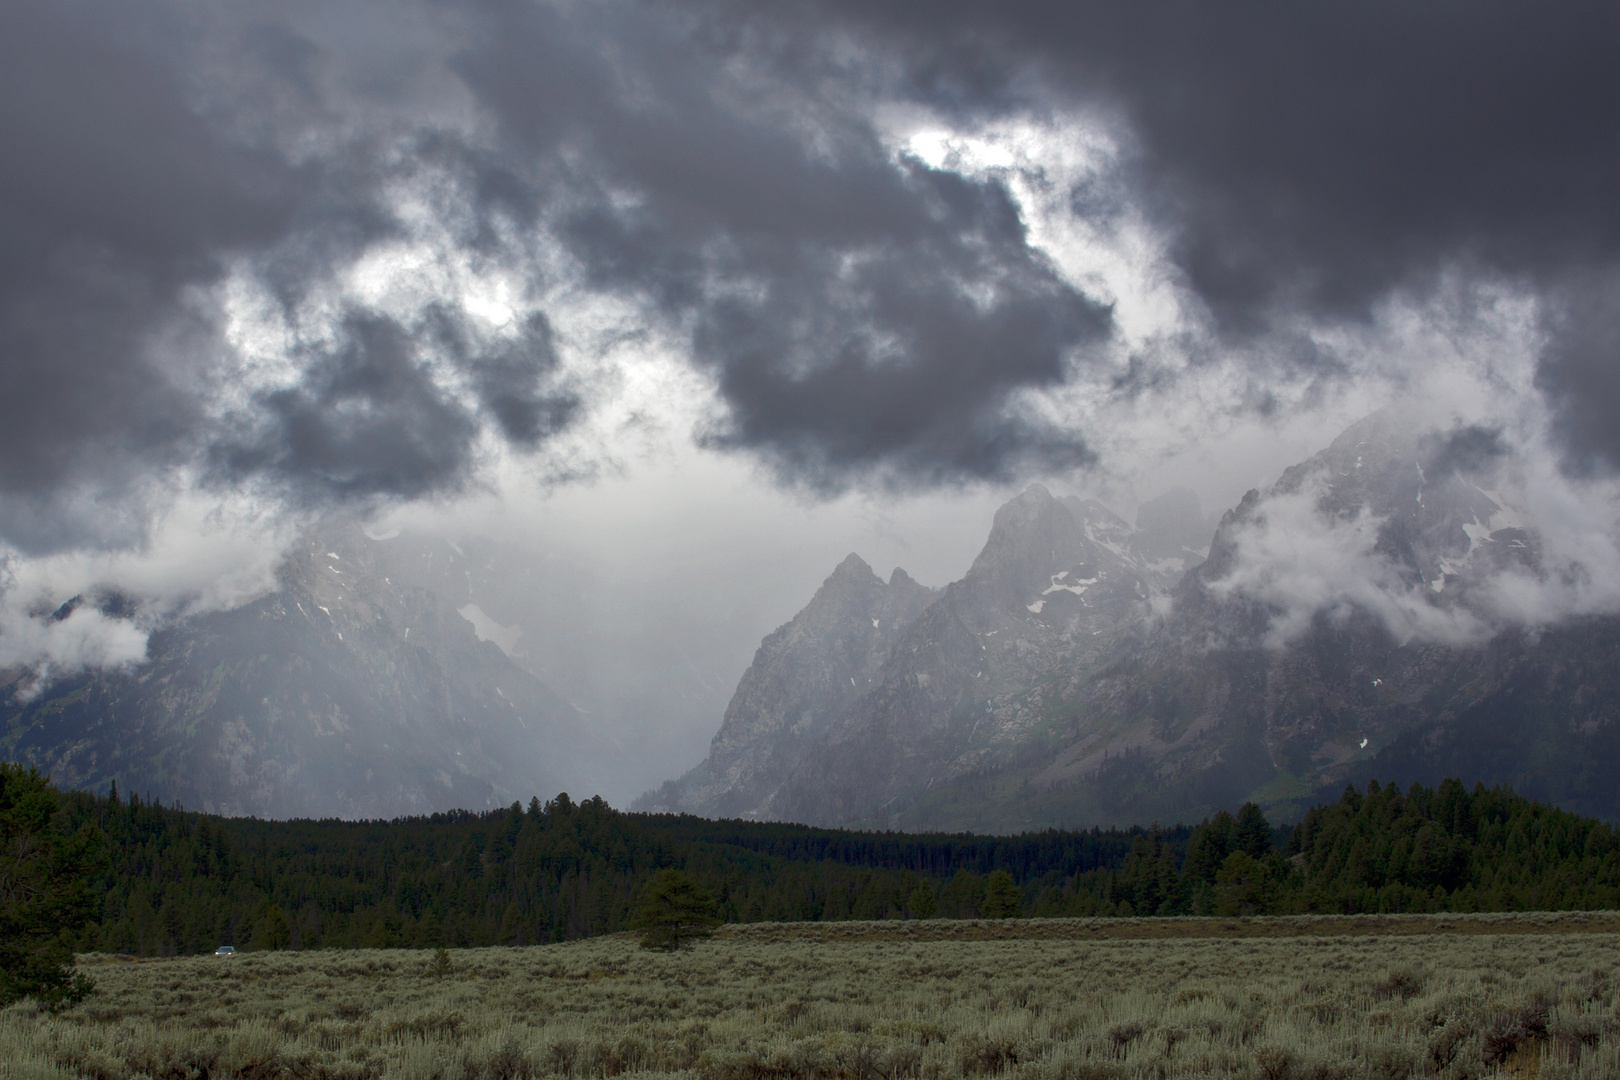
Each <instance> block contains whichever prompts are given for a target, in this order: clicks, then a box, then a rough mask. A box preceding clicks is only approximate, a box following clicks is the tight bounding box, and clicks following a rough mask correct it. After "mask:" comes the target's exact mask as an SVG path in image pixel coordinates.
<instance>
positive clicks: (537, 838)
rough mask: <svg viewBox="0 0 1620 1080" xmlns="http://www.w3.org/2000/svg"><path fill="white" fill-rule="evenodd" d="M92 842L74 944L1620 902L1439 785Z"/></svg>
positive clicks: (589, 806)
mask: <svg viewBox="0 0 1620 1080" xmlns="http://www.w3.org/2000/svg"><path fill="white" fill-rule="evenodd" d="M60 818H61V820H60V822H59V827H61V828H77V827H78V826H79V825H81V824H83V823H85V822H93V823H95V824H97V825H99V826H100V828H101V829H102V830H103V831H104V832H105V834H106V837H107V848H108V851H109V854H110V862H109V867H108V869H107V870H106V871H105V873H104V875H103V876H102V877H101V879H100V880H99V881H98V882H97V883H96V889H97V891H98V894H99V896H100V909H99V916H98V918H97V920H96V922H95V923H94V924H93V925H92V926H91V927H90V928H88V929H87V930H86V931H84V932H83V934H82V936H81V939H80V940H79V941H78V942H77V944H78V946H79V948H80V949H81V950H84V951H102V952H116V953H133V954H138V955H171V954H176V953H194V952H202V951H211V950H212V949H213V948H215V947H216V946H217V945H219V944H221V943H232V944H235V945H237V946H238V947H242V948H321V947H363V946H414V947H426V946H435V945H440V944H443V945H450V946H476V945H493V944H513V945H524V944H535V943H539V942H547V941H561V940H568V939H573V938H580V937H587V936H591V935H595V934H602V933H611V932H614V931H618V930H622V929H624V928H625V927H626V925H627V924H628V923H629V921H630V919H631V918H632V916H633V913H634V909H635V901H636V898H637V896H638V895H639V893H640V891H641V889H642V887H643V886H644V885H645V883H646V882H647V880H648V879H649V878H650V877H651V876H652V875H653V874H654V873H656V872H657V871H658V870H660V869H664V868H671V867H673V868H678V869H682V870H684V871H686V872H687V873H688V874H690V875H691V876H692V877H693V878H694V879H696V880H697V881H698V882H699V883H700V884H701V885H703V886H704V887H706V888H707V889H709V890H710V892H711V893H712V894H713V895H714V896H715V897H716V898H717V900H718V901H719V904H718V914H719V915H720V917H721V918H723V919H724V920H726V921H730V922H739V921H741V922H752V921H764V920H778V921H800V920H839V919H892V918H910V917H930V916H931V917H941V918H972V917H979V916H983V915H1007V914H1015V915H1026V916H1049V915H1103V916H1109V915H1177V914H1282V913H1304V912H1343V913H1347V914H1348V913H1358V912H1382V911H1408V912H1411V911H1512V910H1555V909H1597V908H1614V907H1620V845H1617V837H1616V834H1615V831H1614V830H1613V829H1612V828H1611V827H1610V826H1608V825H1606V824H1604V823H1602V822H1599V821H1596V820H1594V819H1591V818H1582V817H1579V816H1577V815H1574V814H1569V813H1566V812H1564V811H1561V810H1559V809H1557V808H1555V807H1551V806H1546V805H1543V804H1539V803H1534V802H1531V801H1529V800H1526V799H1523V798H1521V797H1519V796H1518V795H1516V794H1514V793H1513V792H1512V791H1510V790H1507V789H1505V788H1494V789H1487V788H1485V787H1483V786H1477V787H1475V788H1474V789H1473V790H1472V791H1469V790H1467V789H1465V788H1464V787H1463V785H1462V784H1460V783H1459V782H1457V781H1455V780H1448V781H1446V782H1444V783H1443V784H1441V785H1440V787H1439V788H1438V789H1437V790H1430V789H1426V788H1423V787H1421V786H1418V785H1414V786H1413V787H1412V788H1411V789H1410V790H1408V791H1406V792H1402V791H1400V790H1398V789H1396V788H1395V787H1380V786H1379V785H1378V784H1377V783H1376V782H1374V783H1371V784H1369V785H1368V787H1367V789H1366V790H1365V791H1358V790H1356V789H1354V788H1350V789H1347V790H1346V792H1345V794H1344V796H1343V797H1342V798H1341V799H1340V800H1339V801H1337V802H1335V803H1330V804H1326V805H1323V806H1318V807H1316V808H1314V809H1312V810H1311V811H1309V812H1308V813H1307V814H1306V816H1305V818H1304V819H1303V820H1302V821H1301V822H1300V823H1299V825H1298V826H1296V827H1294V828H1292V829H1276V828H1273V827H1272V826H1271V824H1270V823H1268V822H1267V821H1266V819H1265V818H1264V816H1263V815H1262V814H1261V812H1260V810H1259V809H1258V808H1257V807H1255V806H1253V805H1252V804H1249V805H1246V806H1245V807H1243V808H1242V809H1241V810H1240V811H1239V813H1237V814H1236V815H1232V814H1227V813H1222V814H1219V815H1217V816H1216V817H1215V818H1213V819H1211V820H1206V821H1205V822H1203V823H1202V824H1200V825H1198V826H1196V827H1191V828H1189V827H1185V826H1177V827H1175V828H1169V829H1160V828H1156V827H1155V828H1151V829H1140V828H1138V829H1130V830H1107V831H1103V830H1096V829H1093V830H1090V831H1086V832H1057V831H1048V832H1044V833H1035V834H1026V835H1023V836H1016V837H997V836H969V835H941V834H923V835H907V834H900V833H862V832H850V831H845V830H837V829H816V828H810V827H806V826H798V825H787V824H777V823H753V822H741V821H709V820H706V819H702V818H696V817H691V816H684V815H682V816H675V815H648V814H631V813H624V812H620V811H617V810H614V809H613V808H611V807H609V806H608V805H607V804H606V803H605V802H603V801H602V800H600V799H590V800H587V801H585V802H583V803H577V804H576V803H574V802H572V801H571V800H570V799H569V798H568V796H567V795H559V796H558V797H557V798H556V799H553V800H551V801H550V802H547V803H544V804H542V803H541V802H540V801H539V800H538V799H535V800H531V802H530V803H529V806H528V807H527V808H524V807H522V806H520V805H517V804H514V805H513V806H511V807H510V808H508V809H506V810H500V811H493V812H489V813H483V814H473V813H467V812H453V813H447V814H435V815H432V816H429V817H417V818H404V819H397V820H394V821H387V822H380V821H372V822H349V821H261V820H257V819H252V818H218V817H213V816H210V815H206V814H199V813H194V812H189V811H185V810H181V809H177V808H173V807H164V806H161V805H159V804H156V803H153V802H150V801H143V800H142V799H140V798H139V797H136V796H130V797H129V798H127V799H125V798H122V797H120V796H119V795H118V793H117V791H116V790H114V791H113V792H111V793H110V794H109V795H108V796H100V797H98V796H94V795H90V794H87V793H82V792H75V793H69V794H67V795H65V796H64V799H63V807H62V811H61V813H60Z"/></svg>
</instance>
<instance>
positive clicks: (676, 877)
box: [630, 870, 720, 951]
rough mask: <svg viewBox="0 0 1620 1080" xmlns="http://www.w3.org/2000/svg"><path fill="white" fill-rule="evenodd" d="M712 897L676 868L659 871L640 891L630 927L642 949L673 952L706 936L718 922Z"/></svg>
mask: <svg viewBox="0 0 1620 1080" xmlns="http://www.w3.org/2000/svg"><path fill="white" fill-rule="evenodd" d="M714 908H715V902H714V897H712V896H710V895H709V894H708V892H707V891H706V890H705V889H703V888H702V887H701V886H699V885H698V883H697V882H695V881H693V880H692V879H691V878H689V877H687V876H686V875H685V874H684V873H682V872H681V871H679V870H660V871H658V874H657V875H656V876H655V877H654V878H653V879H652V880H651V881H649V882H648V883H647V887H646V888H645V889H643V890H642V893H641V910H640V911H639V912H638V913H637V914H636V917H635V919H634V921H632V922H631V924H630V929H632V930H637V931H640V933H641V947H642V948H643V949H663V950H666V951H674V950H675V949H679V948H682V947H684V946H686V945H689V944H691V943H692V942H693V941H695V940H697V939H698V938H706V937H708V936H709V934H710V933H711V932H712V931H713V928H714V927H715V926H717V925H719V922H720V920H719V919H717V918H715V917H714Z"/></svg>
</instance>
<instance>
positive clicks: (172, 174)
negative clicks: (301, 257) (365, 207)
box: [0, 3, 298, 495]
mask: <svg viewBox="0 0 1620 1080" xmlns="http://www.w3.org/2000/svg"><path fill="white" fill-rule="evenodd" d="M128 22H129V20H128V19H126V18H125V17H124V15H123V14H122V13H121V12H120V10H118V9H114V8H107V9H102V8H94V9H92V8H88V7H81V6H78V5H74V4H30V3H13V4H5V5H0V364H3V384H4V392H3V393H0V491H3V492H5V493H7V494H29V495H37V494H39V493H41V492H46V491H49V490H50V489H51V488H53V487H54V486H55V485H58V484H61V483H65V482H71V481H74V480H76V479H79V477H80V474H81V471H82V470H85V469H91V470H94V471H97V472H99V471H101V470H103V469H105V468H107V467H108V465H109V464H113V466H114V467H116V463H118V462H129V459H128V458H126V457H125V455H127V454H133V455H134V458H135V459H136V460H137V461H149V460H150V459H152V458H154V457H155V458H157V459H159V460H162V459H164V458H165V457H167V455H168V453H169V451H170V450H171V449H173V448H175V447H176V444H177V443H178V442H180V441H181V438H182V436H183V434H184V433H185V432H186V431H187V430H188V429H189V428H190V427H191V425H192V424H194V423H195V422H196V417H195V411H194V408H193V402H192V401H190V400H189V398H188V397H187V395H185V394H184V393H182V392H181V391H179V390H178V389H177V388H176V387H174V386H173V385H172V384H171V382H170V380H169V379H168V378H166V377H165V376H164V375H163V374H162V373H160V372H159V371H156V370H154V369H152V368H151V367H149V366H148V364H147V363H146V361H145V359H144V357H143V354H142V349H141V337H142V334H143V332H144V331H145V330H146V329H148V328H149V327H150V325H151V316H152V314H153V313H154V312H155V311H161V310H164V309H166V308H168V307H169V306H171V305H172V303H173V300H174V295H175V292H176V290H177V289H178V288H179V287H180V286H182V285H184V284H186V283H188V282H194V281H202V280H207V279H208V278H210V277H211V276H212V275H214V274H215V273H217V272H218V264H217V259H218V258H219V257H220V256H221V255H222V254H224V253H226V252H228V251H230V250H232V249H233V248H237V247H240V246H243V245H252V244H255V243H260V242H263V241H265V240H266V239H269V238H271V237H273V236H274V235H276V234H277V233H278V232H279V231H280V230H281V229H282V228H283V227H284V225H285V223H286V221H287V219H288V216H289V214H290V212H291V207H292V204H293V202H294V200H295V198H296V188H297V186H298V183H297V179H296V177H295V174H294V173H293V171H292V170H289V169H288V168H287V167H286V166H285V165H283V164H281V163H280V162H278V161H277V160H276V159H275V158H274V157H271V156H267V155H264V154H259V153H254V152H252V151H250V150H246V149H243V148H240V147H233V146H230V145H228V144H226V143H224V142H222V141H221V140H220V139H219V138H218V137H217V135H216V134H215V133H214V132H211V131H210V130H209V129H208V127H207V125H206V124H204V123H203V122H202V121H201V120H199V119H198V118H197V116H196V115H195V114H194V112H193V111H192V110H191V109H190V108H189V107H188V106H187V105H186V103H185V102H184V101H183V100H182V94H181V90H180V87H179V85H178V82H179V78H178V76H177V73H175V72H174V71H172V70H168V69H166V68H165V66H164V65H163V63H162V62H161V60H160V59H158V58H154V57H153V56H151V55H149V54H148V53H147V52H146V51H144V50H143V48H141V47H140V46H141V44H142V43H143V42H142V39H143V38H146V37H147V36H148V35H161V34H162V33H164V28H163V27H161V26H152V25H147V26H144V27H139V28H138V29H139V30H140V33H138V34H137V33H132V29H131V27H130V26H129V25H128ZM131 38H133V39H134V45H133V46H132V45H131V42H130V39H131ZM131 466H132V467H133V463H131Z"/></svg>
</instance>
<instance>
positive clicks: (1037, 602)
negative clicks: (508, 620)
mask: <svg viewBox="0 0 1620 1080" xmlns="http://www.w3.org/2000/svg"><path fill="white" fill-rule="evenodd" d="M1420 432H1421V428H1420V427H1415V426H1413V425H1411V424H1409V423H1406V422H1404V421H1403V420H1402V418H1400V417H1398V416H1395V415H1392V414H1380V415H1377V416H1374V417H1371V418H1369V419H1368V420H1366V421H1363V422H1362V423H1360V424H1358V425H1356V426H1354V427H1352V428H1351V429H1350V430H1348V431H1346V432H1345V433H1344V434H1343V435H1341V436H1340V437H1339V438H1338V439H1336V440H1335V441H1334V442H1333V443H1332V445H1331V446H1329V447H1328V448H1327V449H1325V450H1323V451H1322V452H1321V453H1319V454H1317V455H1315V456H1314V457H1312V458H1311V459H1309V460H1308V461H1305V462H1302V463H1300V464H1299V465H1296V466H1294V467H1292V468H1290V469H1288V470H1286V471H1285V472H1284V473H1283V475H1282V476H1281V477H1280V478H1279V480H1278V481H1277V482H1276V483H1275V484H1273V485H1272V486H1271V487H1269V488H1268V489H1265V490H1264V491H1261V490H1255V491H1251V492H1249V493H1248V495H1246V496H1245V497H1244V499H1243V500H1242V502H1241V503H1240V504H1239V505H1238V506H1236V507H1234V508H1233V509H1231V510H1230V511H1228V512H1227V513H1226V514H1224V515H1223V516H1222V517H1221V519H1220V521H1219V524H1218V525H1217V526H1216V527H1215V528H1214V529H1213V531H1212V533H1204V534H1203V535H1204V536H1205V537H1206V539H1205V540H1204V543H1203V545H1202V546H1195V545H1197V541H1196V540H1195V539H1194V537H1195V536H1197V535H1198V533H1197V531H1196V530H1197V529H1198V527H1199V525H1200V523H1201V521H1202V518H1201V515H1200V513H1199V510H1198V506H1197V501H1196V496H1195V495H1193V494H1191V493H1189V492H1185V491H1182V492H1175V493H1172V494H1171V495H1170V496H1167V497H1165V498H1164V499H1161V500H1157V501H1155V503H1152V504H1147V505H1144V506H1143V507H1142V508H1141V509H1140V510H1139V512H1138V516H1137V522H1136V526H1135V527H1134V528H1133V527H1131V526H1129V525H1127V523H1126V522H1125V521H1123V520H1122V519H1121V518H1119V517H1118V516H1116V515H1115V514H1113V513H1111V512H1110V511H1109V510H1108V509H1106V508H1105V507H1103V506H1102V505H1100V504H1098V503H1096V502H1092V501H1087V500H1082V499H1078V498H1075V497H1072V496H1071V497H1062V498H1059V497H1054V496H1053V495H1052V494H1051V493H1050V492H1049V491H1048V490H1047V489H1046V488H1045V487H1042V486H1040V485H1032V486H1031V487H1029V488H1028V489H1027V490H1026V491H1024V492H1023V493H1022V494H1021V495H1019V496H1018V497H1016V498H1014V499H1013V500H1011V501H1010V502H1008V503H1007V504H1006V505H1004V506H1003V507H1002V508H1001V509H1000V510H999V511H998V512H997V514H996V516H995V521H994V524H993V525H992V528H991V531H990V536H989V539H988V541H987V542H986V544H985V547H984V549H983V550H982V551H981V552H980V554H979V556H978V558H977V559H975V561H974V563H973V565H972V566H971V567H970V568H969V570H968V572H967V574H966V575H965V576H964V577H963V578H962V579H961V580H959V581H956V582H953V583H951V584H950V585H948V586H946V587H945V588H944V589H943V590H941V591H939V592H938V593H937V594H931V596H930V598H929V602H927V603H926V604H922V603H918V599H919V598H920V596H921V594H919V593H917V592H916V591H915V590H914V588H913V586H912V585H911V583H910V579H909V578H907V577H906V576H905V574H904V572H903V571H896V572H895V573H894V575H893V577H892V578H891V582H890V584H889V586H886V587H885V586H883V585H882V583H881V582H880V581H879V580H878V579H877V578H876V577H875V575H873V574H872V572H871V571H870V569H868V568H867V567H866V566H865V564H864V563H861V562H860V561H859V560H858V559H856V558H855V557H854V556H851V557H850V559H848V560H846V561H845V562H844V563H843V564H842V565H841V566H840V567H839V568H838V569H837V570H836V571H835V572H834V574H833V575H832V576H831V577H829V578H828V579H827V581H826V583H825V584H824V585H823V586H822V588H821V589H820V590H819V591H818V592H817V594H816V595H815V597H814V598H812V600H811V601H810V603H809V604H808V605H807V606H806V607H805V608H804V610H803V611H801V612H800V613H799V614H798V615H797V616H796V617H795V618H794V619H793V620H792V621H791V622H790V623H788V624H787V625H786V626H784V627H782V628H781V629H780V630H778V631H776V632H775V633H773V634H772V635H771V636H770V637H769V638H767V639H766V642H765V644H764V645H763V646H762V647H761V649H760V650H759V652H758V654H757V655H756V657H755V659H754V663H753V665H752V666H751V667H750V668H749V670H748V672H747V674H745V675H744V677H743V680H742V682H741V684H740V685H739V688H738V691H737V694H736V696H735V697H734V698H733V699H732V702H731V705H730V707H729V708H728V709H727V711H726V714H725V720H724V723H723V724H722V726H721V728H720V731H719V733H718V734H717V735H716V736H715V739H714V744H713V747H712V749H711V752H710V755H709V757H708V758H707V759H706V760H705V761H703V762H702V763H700V764H699V765H698V766H697V767H695V768H694V769H692V770H691V771H690V772H688V773H687V774H685V775H684V776H682V777H680V778H679V779H677V780H674V781H670V782H668V783H666V784H665V785H664V786H663V787H661V788H660V789H658V790H657V791H654V792H651V793H649V794H648V795H646V796H643V798H642V799H641V800H640V801H639V802H638V803H637V806H638V807H639V808H641V809H646V810H678V811H687V812H692V813H698V814H706V815H741V816H746V817H752V818H759V819H779V820H790V821H802V822H808V823H813V824H822V825H845V826H850V825H854V826H864V827H879V828H897V829H906V830H967V831H976V832H1012V831H1022V830H1027V829H1037V828H1045V827H1052V826H1065V827H1085V826H1091V825H1111V824H1129V823H1146V822H1149V821H1153V820H1159V821H1164V822H1170V821H1196V820H1198V819H1199V818H1201V817H1202V816H1204V815H1206V814H1209V813H1211V812H1213V811H1215V810H1217V809H1221V808H1228V807H1232V806H1236V805H1237V804H1239V803H1241V802H1243V801H1245V800H1250V799H1252V800H1255V801H1257V802H1259V803H1260V804H1261V805H1262V806H1263V807H1265V808H1266V809H1267V811H1268V813H1270V814H1272V815H1273V816H1280V817H1282V818H1283V819H1288V818H1290V817H1293V816H1297V815H1298V814H1299V813H1300V812H1302V810H1303V809H1304V807H1306V806H1307V805H1309V804H1310V803H1311V802H1313V801H1316V800H1319V799H1322V798H1324V797H1327V796H1334V795H1337V792H1338V790H1339V789H1342V788H1343V787H1344V785H1345V784H1346V783H1348V782H1352V781H1358V780H1365V779H1366V778H1369V777H1377V778H1380V779H1383V780H1386V781H1387V780H1396V781H1398V782H1402V783H1406V782H1410V781H1413V780H1422V781H1424V782H1427V783H1434V782H1437V781H1438V780H1439V779H1440V778H1442V777H1444V776H1460V777H1462V778H1464V779H1465V780H1466V781H1467V782H1469V783H1473V782H1476V781H1484V782H1487V783H1495V782H1504V783H1510V784H1512V785H1514V786H1515V787H1516V788H1517V789H1518V790H1519V791H1521V792H1523V793H1526V794H1528V795H1530V796H1532V797H1535V798H1540V799H1544V800H1549V801H1555V802H1558V803H1559V804H1560V805H1563V806H1565V807H1567V808H1569V809H1573V810H1577V811H1579V812H1582V813H1589V814H1595V815H1597V816H1600V817H1605V818H1610V819H1613V818H1615V817H1617V816H1620V785H1615V784H1614V783H1613V781H1612V776H1613V775H1614V770H1615V767H1616V766H1617V765H1620V739H1617V734H1620V726H1617V724H1616V719H1617V714H1620V665H1617V663H1616V660H1617V659H1620V620H1616V619H1615V618H1612V617H1593V618H1585V619H1580V620H1575V621H1566V622H1563V623H1561V624H1558V625H1555V626H1543V627H1528V626H1525V625H1517V624H1514V623H1512V622H1511V621H1502V622H1501V623H1500V625H1496V624H1493V623H1492V622H1491V621H1490V618H1489V613H1488V608H1489V604H1488V603H1487V601H1488V599H1489V598H1490V596H1492V595H1493V593H1492V589H1493V588H1494V587H1496V586H1499V585H1500V584H1501V582H1502V581H1503V580H1505V579H1506V578H1505V577H1504V575H1506V576H1507V578H1511V577H1512V576H1513V575H1518V576H1519V579H1520V580H1529V579H1533V578H1534V577H1535V576H1536V575H1537V574H1539V573H1542V570H1541V567H1540V549H1539V543H1538V538H1537V535H1536V533H1535V531H1534V529H1532V528H1529V527H1527V526H1526V525H1525V524H1524V523H1523V522H1522V521H1521V520H1520V518H1519V515H1518V514H1517V513H1516V512H1515V511H1514V510H1513V508H1512V507H1511V506H1510V505H1509V502H1510V500H1508V499H1507V498H1505V497H1504V496H1503V495H1502V494H1501V493H1500V492H1498V491H1497V490H1496V488H1495V487H1494V486H1493V485H1494V484H1496V483H1497V482H1498V481H1499V480H1500V475H1499V474H1500V472H1501V469H1500V463H1499V462H1498V460H1497V458H1498V457H1499V453H1498V450H1497V449H1496V448H1495V446H1494V444H1493V442H1492V437H1491V436H1490V433H1488V432H1480V431H1476V430H1472V429H1466V430H1459V431H1455V432H1451V433H1449V434H1445V435H1441V434H1430V435H1426V436H1425V435H1422V434H1420ZM896 583H899V592H897V593H896V594H895V597H894V599H893V600H888V602H889V603H891V604H892V605H893V607H892V614H891V615H890V618H891V622H890V623H889V624H888V627H887V631H886V636H885V637H883V638H879V637H878V636H877V635H876V633H875V630H874V629H873V627H874V626H875V624H873V625H872V626H869V625H868V624H869V623H870V622H871V619H872V618H875V617H876V605H877V604H878V603H880V602H882V601H883V600H884V599H886V596H887V590H893V589H895V588H896ZM901 597H905V598H907V601H908V602H901V600H900V598H901ZM846 677H847V679H848V680H849V681H848V685H845V679H846Z"/></svg>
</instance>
